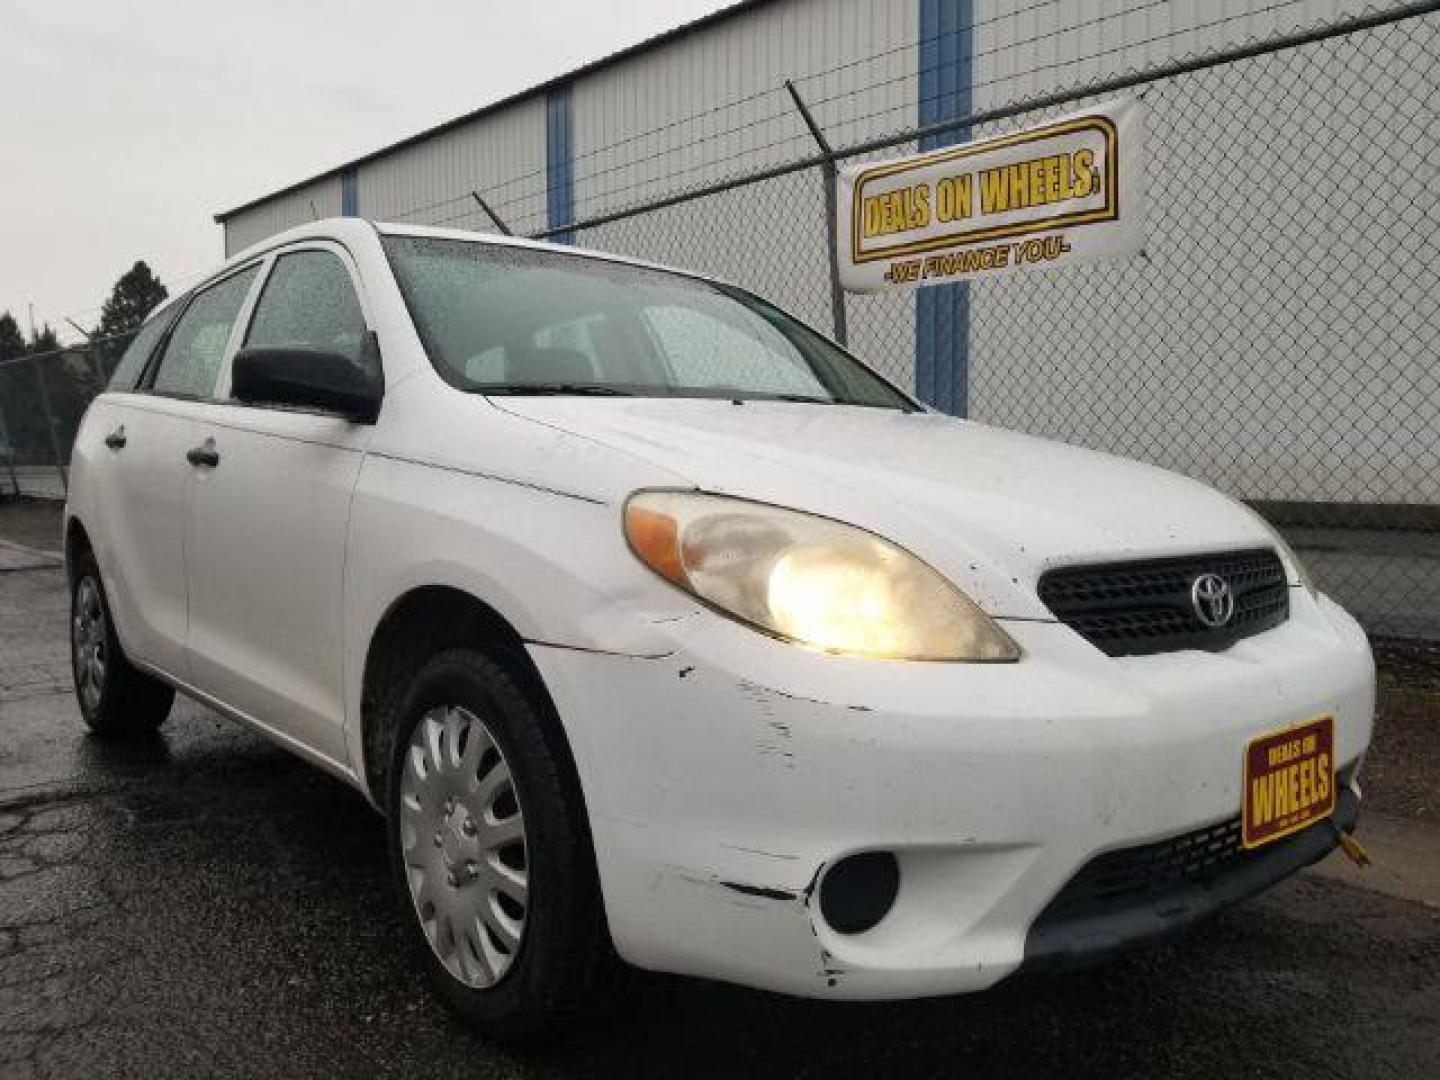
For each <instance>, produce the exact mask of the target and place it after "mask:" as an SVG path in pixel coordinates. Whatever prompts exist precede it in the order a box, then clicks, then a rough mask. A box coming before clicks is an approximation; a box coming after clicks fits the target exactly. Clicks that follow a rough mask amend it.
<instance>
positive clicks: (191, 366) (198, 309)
mask: <svg viewBox="0 0 1440 1080" xmlns="http://www.w3.org/2000/svg"><path fill="white" fill-rule="evenodd" d="M258 270H259V267H256V266H252V267H250V268H249V269H248V270H242V271H241V272H240V273H238V274H235V275H233V276H232V277H228V278H226V279H225V280H224V281H222V282H220V283H219V284H218V285H212V286H211V287H210V288H208V289H206V290H205V291H204V292H202V293H200V294H199V295H198V296H196V297H195V299H194V300H192V301H191V302H190V306H189V307H187V308H186V309H185V314H183V315H181V316H180V321H179V322H178V323H176V324H175V332H174V333H173V334H171V335H170V343H169V344H168V345H166V346H165V354H164V355H163V356H162V357H161V358H160V369H159V371H157V372H156V373H155V384H154V389H155V392H156V393H159V394H176V395H178V396H181V397H198V398H206V397H210V396H212V395H213V394H214V393H215V382H216V380H217V379H218V378H219V376H220V365H221V363H222V362H223V361H224V359H225V344H226V342H227V341H229V340H230V329H231V327H233V326H234V325H235V317H236V316H237V315H239V314H240V308H241V307H242V306H243V305H244V303H245V297H246V296H247V295H248V294H249V292H250V285H251V284H252V283H253V282H254V280H255V274H256V273H257V271H258Z"/></svg>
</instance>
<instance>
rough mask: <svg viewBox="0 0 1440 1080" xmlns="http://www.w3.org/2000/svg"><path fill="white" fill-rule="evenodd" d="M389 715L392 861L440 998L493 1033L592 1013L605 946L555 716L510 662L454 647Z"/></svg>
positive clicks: (531, 1030)
mask: <svg viewBox="0 0 1440 1080" xmlns="http://www.w3.org/2000/svg"><path fill="white" fill-rule="evenodd" d="M396 719H397V721H398V722H397V724H396V729H395V730H396V731H397V738H396V740H395V750H394V753H393V756H392V760H391V765H390V775H389V778H388V779H389V783H388V793H387V794H388V802H389V805H388V807H387V810H388V818H389V834H390V855H391V864H392V867H393V871H394V874H395V879H396V885H397V888H398V890H399V893H400V898H401V903H402V904H403V905H404V908H405V912H406V918H405V921H406V925H407V927H408V930H409V936H410V937H411V940H412V943H413V944H414V946H415V948H416V950H417V951H418V953H419V954H420V955H421V956H422V957H423V960H424V963H425V966H426V968H427V970H428V972H429V974H430V977H431V980H432V982H433V983H434V984H435V986H436V988H437V990H438V991H439V993H440V995H441V997H442V998H443V999H444V1001H445V1002H446V1003H447V1004H448V1005H449V1006H450V1007H451V1008H452V1009H454V1010H455V1011H456V1012H457V1013H459V1014H460V1015H461V1016H462V1017H463V1018H464V1019H465V1020H467V1021H468V1022H470V1023H471V1024H472V1025H474V1026H476V1027H477V1028H479V1029H481V1030H483V1031H484V1032H485V1033H486V1034H489V1035H492V1036H495V1037H498V1038H504V1039H526V1038H532V1037H534V1036H535V1035H538V1034H539V1033H541V1032H542V1031H545V1030H546V1029H548V1028H550V1027H552V1026H553V1025H554V1024H555V1023H556V1021H557V1020H559V1019H561V1018H562V1017H567V1016H574V1015H576V1014H579V1013H584V1012H586V1011H589V1010H590V1009H591V1008H592V1006H593V1002H594V996H595V993H596V990H595V987H596V981H597V976H598V975H599V974H600V973H601V972H602V971H603V970H607V969H608V968H609V966H610V955H609V946H608V941H607V938H606V935H605V931H604V920H603V917H602V913H601V905H600V898H599V890H598V887H597V884H596V877H595V871H594V860H593V856H592V854H591V851H590V846H589V837H588V830H587V829H586V826H585V816H584V808H583V805H582V800H581V797H580V792H579V790H578V785H577V784H576V782H575V779H574V775H573V771H572V769H571V768H570V766H569V762H568V757H567V756H566V753H565V751H564V748H563V743H561V742H560V741H559V740H560V736H559V733H558V731H557V730H556V729H555V727H554V726H553V724H554V720H553V717H550V716H547V715H544V714H543V713H542V711H541V709H540V708H538V707H537V705H536V704H535V703H534V702H533V701H532V700H531V698H530V697H529V696H528V695H527V694H525V693H524V691H523V690H522V689H521V687H520V685H519V684H518V683H517V681H516V680H515V678H514V677H513V676H512V675H511V673H510V670H509V668H508V666H507V665H506V664H503V663H500V662H497V660H496V659H494V658H492V657H490V656H487V655H485V654H483V653H479V652H476V651H473V650H470V649H452V650H448V651H446V652H443V653H440V654H439V655H437V656H435V657H434V658H433V659H431V660H430V661H429V662H428V663H426V664H425V665H424V666H423V667H422V668H421V669H420V671H419V672H418V673H417V674H416V675H415V676H414V678H413V679H412V680H411V683H410V685H409V688H408V690H407V691H406V693H405V694H404V698H403V701H402V703H401V705H400V706H399V708H398V709H397V717H396Z"/></svg>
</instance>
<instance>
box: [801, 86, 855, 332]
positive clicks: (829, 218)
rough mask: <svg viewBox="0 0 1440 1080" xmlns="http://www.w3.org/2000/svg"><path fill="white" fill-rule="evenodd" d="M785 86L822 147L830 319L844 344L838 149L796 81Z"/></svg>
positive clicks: (845, 329)
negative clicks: (837, 232) (837, 231)
mask: <svg viewBox="0 0 1440 1080" xmlns="http://www.w3.org/2000/svg"><path fill="white" fill-rule="evenodd" d="M785 89H786V90H788V91H790V97H791V98H793V99H794V101H795V107H796V108H797V109H799V110H800V116H801V119H803V120H804V121H805V126H806V127H808V128H809V129H810V137H811V138H813V139H814V140H815V145H816V146H818V147H819V148H820V175H821V176H822V177H823V178H824V184H825V248H826V250H827V251H828V252H829V253H830V318H831V321H832V322H833V323H834V327H835V340H836V341H838V342H839V343H840V344H841V345H844V344H846V343H847V342H846V339H847V338H848V337H849V336H850V334H849V328H848V327H847V326H846V325H845V290H844V289H842V288H841V287H840V249H839V246H838V245H837V244H836V242H835V201H836V194H835V185H836V184H838V183H839V182H840V170H839V169H838V168H836V166H835V152H834V151H833V150H831V149H830V144H829V143H828V142H827V141H826V139H825V133H824V132H823V131H821V130H820V125H819V124H817V123H816V122H815V117H813V116H811V115H810V110H809V108H807V107H806V105H805V99H804V98H802V97H801V96H800V91H799V90H797V89H795V84H794V83H793V82H791V81H790V80H789V79H786V80H785Z"/></svg>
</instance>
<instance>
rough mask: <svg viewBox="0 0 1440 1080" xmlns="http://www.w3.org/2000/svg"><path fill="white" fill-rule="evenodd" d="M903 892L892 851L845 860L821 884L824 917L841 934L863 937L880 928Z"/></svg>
mask: <svg viewBox="0 0 1440 1080" xmlns="http://www.w3.org/2000/svg"><path fill="white" fill-rule="evenodd" d="M899 891H900V865H899V863H897V862H896V861H895V856H894V855H892V854H891V853H890V852H888V851H864V852H861V853H860V854H859V855H851V856H849V857H848V858H844V859H841V860H840V861H839V862H837V863H836V864H835V865H834V866H832V867H830V869H829V870H827V871H825V876H824V878H822V879H821V881H820V915H821V916H822V917H823V918H824V920H825V922H826V923H827V924H828V925H829V926H830V928H831V929H832V930H834V931H835V932H836V933H837V934H863V933H864V932H865V931H866V930H870V929H873V928H874V927H875V926H877V925H879V923H880V920H881V919H883V918H885V916H886V915H887V914H889V912H890V908H891V907H892V906H893V905H894V903H895V897H896V895H897V894H898V893H899Z"/></svg>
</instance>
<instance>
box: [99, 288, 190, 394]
mask: <svg viewBox="0 0 1440 1080" xmlns="http://www.w3.org/2000/svg"><path fill="white" fill-rule="evenodd" d="M174 318H175V308H173V307H172V308H169V309H168V310H166V311H162V312H161V313H160V314H159V315H156V316H155V317H154V318H153V319H151V320H150V321H149V322H147V323H146V324H145V325H144V326H142V327H141V328H140V332H139V333H137V334H136V335H135V336H134V337H133V338H132V339H131V340H130V347H129V348H127V349H126V350H125V352H124V353H123V354H122V355H121V357H120V362H119V363H117V364H116V365H115V370H114V371H113V372H111V373H110V389H111V390H133V389H134V388H135V382H136V380H137V379H139V378H140V373H141V372H142V371H144V370H145V363H146V361H148V360H149V359H150V354H151V353H153V352H154V351H155V346H156V345H157V344H159V342H160V338H161V337H163V336H164V334H165V328H166V327H167V326H169V325H170V323H171V322H173V321H174Z"/></svg>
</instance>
